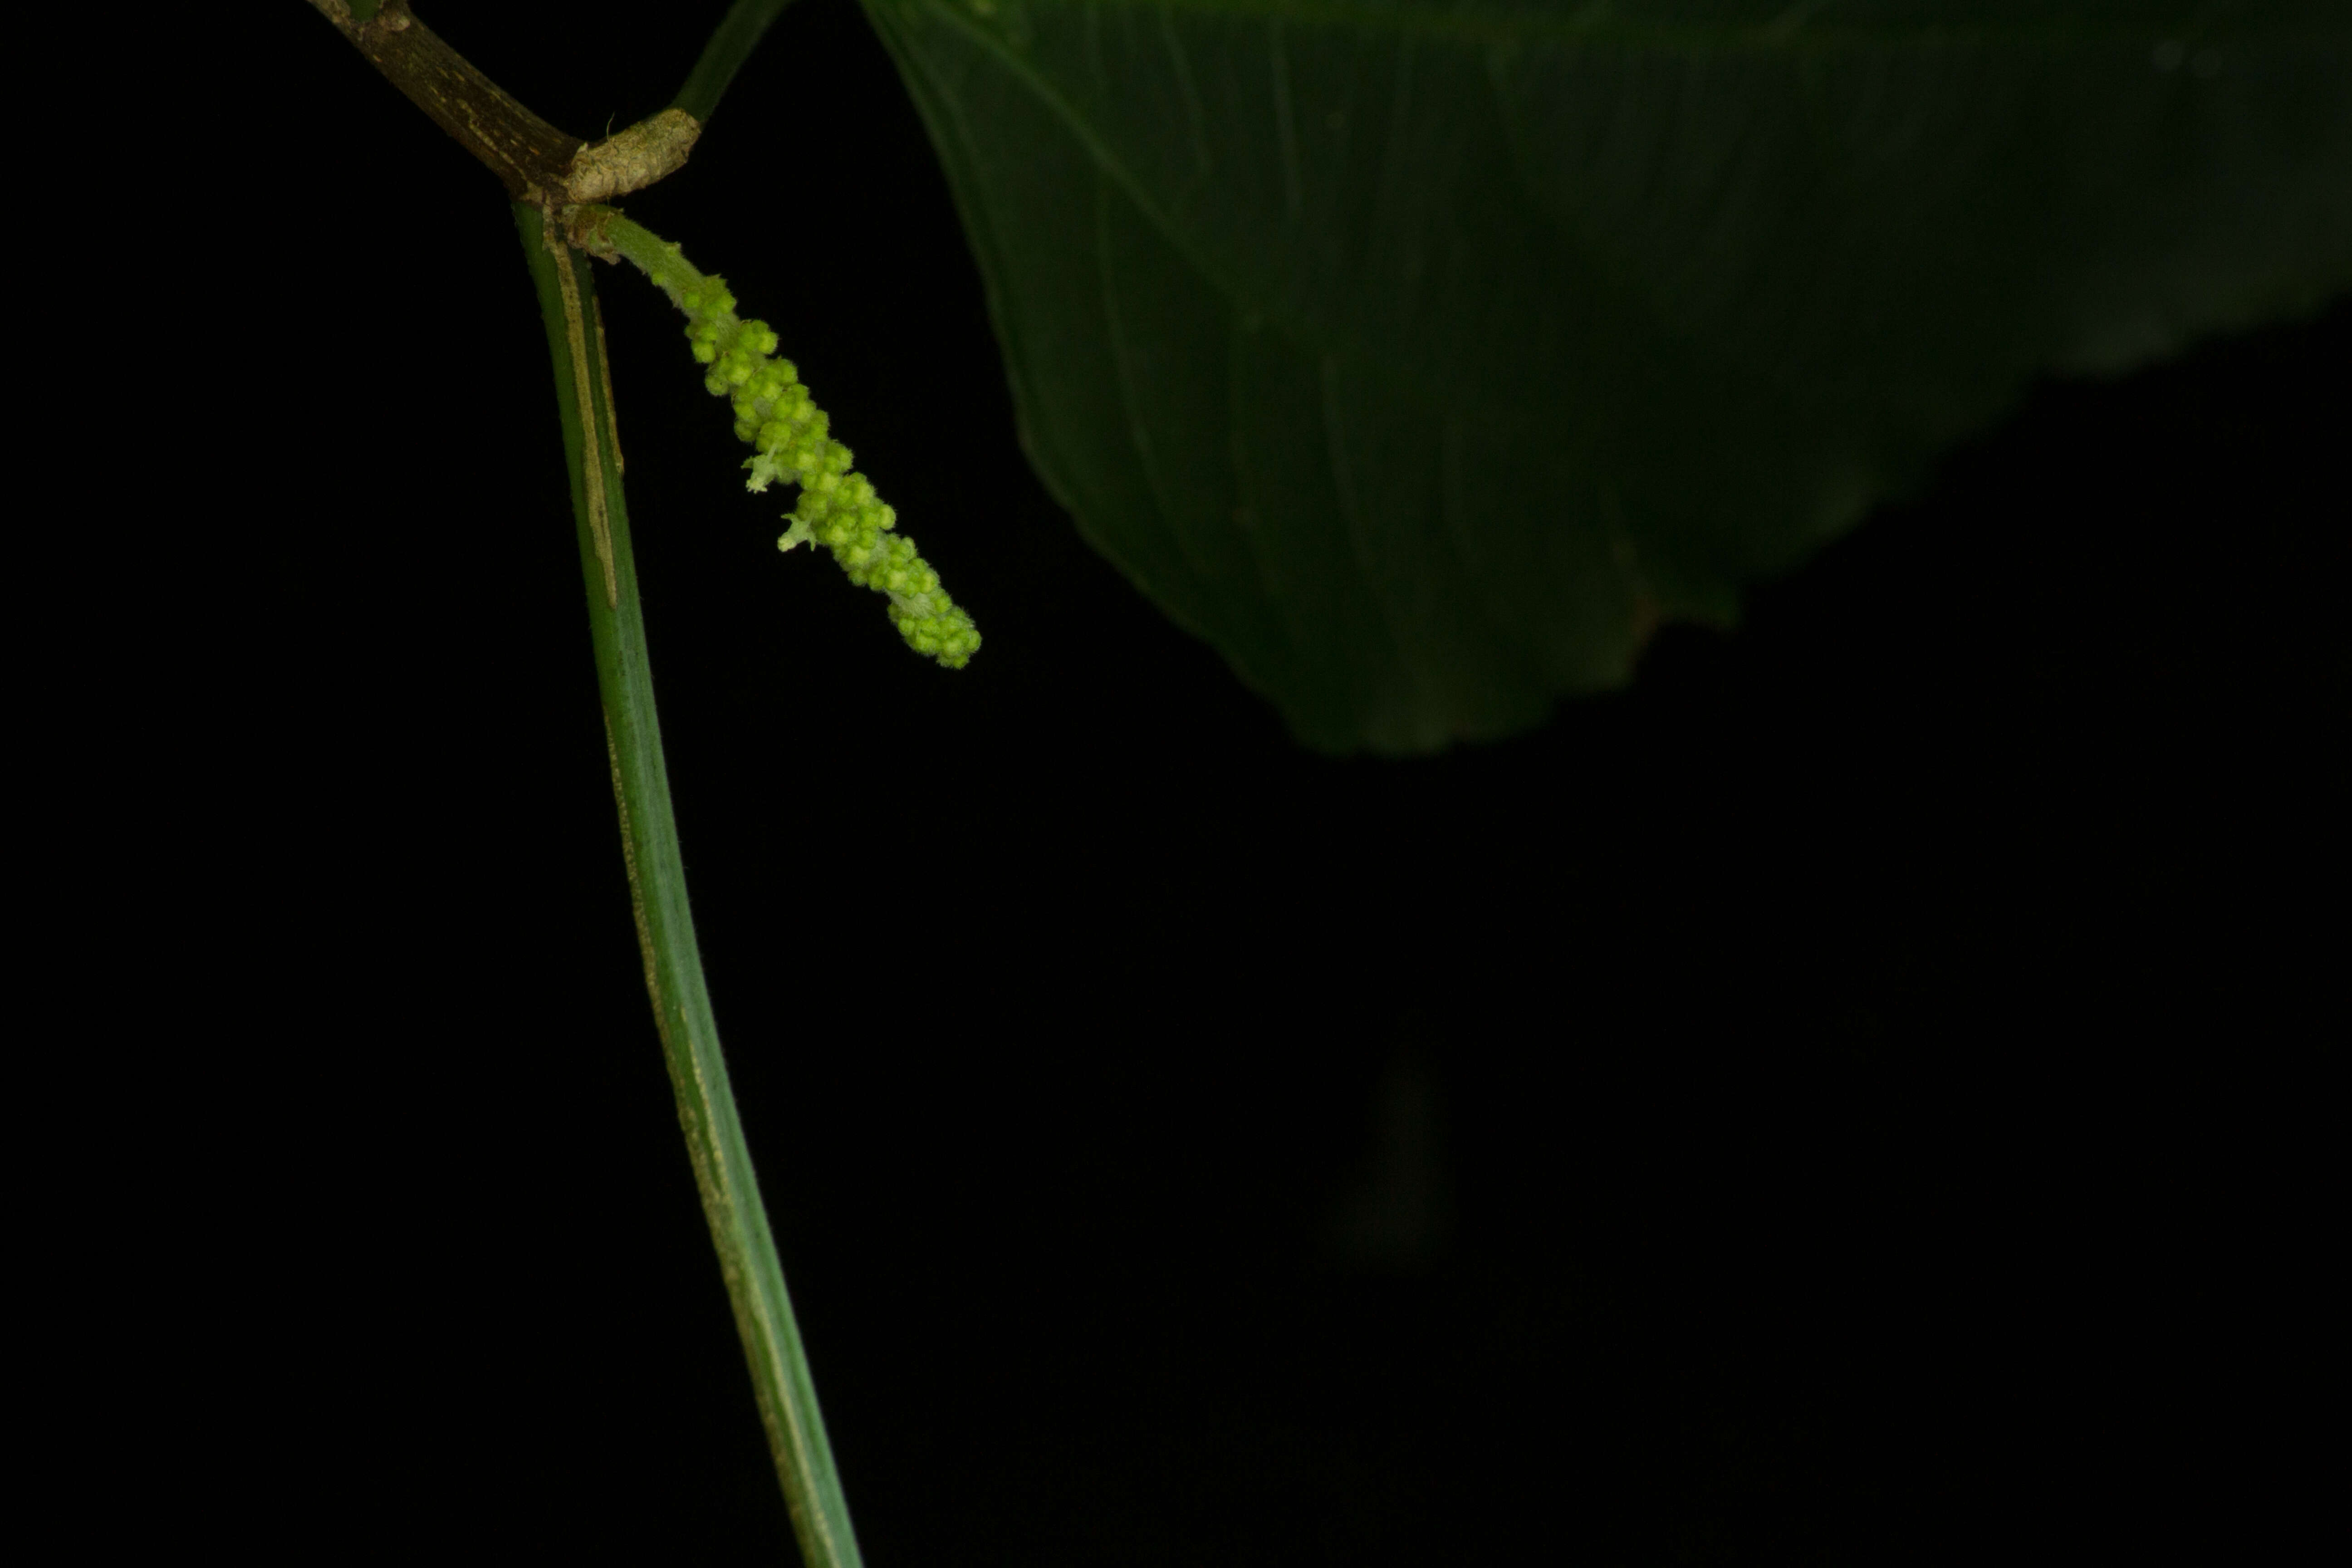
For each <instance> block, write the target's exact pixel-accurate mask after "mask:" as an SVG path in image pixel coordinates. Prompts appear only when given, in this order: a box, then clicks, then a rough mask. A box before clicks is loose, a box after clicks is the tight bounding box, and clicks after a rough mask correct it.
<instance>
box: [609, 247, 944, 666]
mask: <svg viewBox="0 0 2352 1568" xmlns="http://www.w3.org/2000/svg"><path fill="white" fill-rule="evenodd" d="M566 216H567V217H568V218H569V219H570V226H571V231H572V240H573V243H575V244H577V245H580V246H581V247H583V248H585V249H586V250H588V251H589V252H590V253H591V254H593V255H596V256H601V257H603V258H604V259H606V260H608V261H609V260H612V259H614V258H615V257H619V258H624V259H626V260H628V261H629V262H631V263H633V264H635V266H636V267H637V268H639V269H640V270H641V271H643V272H644V273H645V274H646V277H648V278H651V279H653V280H654V281H655V283H656V284H658V285H659V286H660V287H661V289H662V291H663V292H664V293H666V294H667V295H668V296H669V298H670V302H671V303H672V304H674V305H676V306H677V308H678V309H679V310H683V311H685V312H686V321H687V326H686V338H687V342H688V344H689V345H691V347H692V348H693V351H694V357H695V359H696V360H697V361H698V363H702V364H704V365H707V366H709V371H708V373H707V374H705V375H704V376H703V379H702V384H703V385H704V386H706V387H708V388H709V390H710V392H711V393H712V395H715V396H719V397H724V398H727V399H729V400H730V402H732V403H733V405H734V407H735V435H736V437H737V438H738V439H740V440H744V441H748V442H750V443H751V446H752V447H753V456H752V457H751V458H748V459H746V460H745V462H744V464H743V466H744V467H745V468H749V469H750V470H751V478H750V479H748V480H746V481H745V483H746V485H747V487H748V488H749V489H751V490H753V491H761V490H765V489H767V488H768V487H769V486H770V485H772V484H774V483H775V482H776V481H778V480H780V479H781V480H783V481H785V482H787V483H791V484H796V485H798V486H799V487H800V491H801V493H800V500H798V501H797V502H795V503H794V504H793V510H791V511H790V512H789V513H788V514H786V515H787V517H788V518H789V520H790V521H791V523H792V526H791V527H790V528H788V529H786V530H785V531H784V533H783V536H782V538H780V539H778V540H777V541H776V548H777V549H779V550H787V551H789V550H792V549H793V548H795V547H796V546H799V545H802V544H822V545H824V547H825V548H826V549H827V550H830V551H832V552H833V558H834V559H835V561H837V562H839V563H841V568H842V570H843V571H845V572H846V573H848V574H849V580H850V581H851V582H853V583H856V584H858V585H859V586H860V587H865V588H871V589H873V590H874V591H875V592H876V593H877V594H882V595H887V597H888V598H889V601H890V620H891V622H892V624H893V625H895V626H898V635H899V636H900V637H905V638H906V639H907V646H908V647H911V648H913V649H914V650H915V651H916V652H918V653H921V654H928V655H929V656H930V657H931V658H936V659H938V660H939V661H940V663H941V664H943V665H945V666H947V667H948V668H950V669H961V668H963V667H964V666H965V665H966V664H967V663H969V662H970V661H971V656H972V655H973V654H974V653H976V652H978V651H979V650H980V632H979V629H978V628H977V627H975V626H973V625H972V624H971V616H968V615H966V614H965V613H964V612H963V611H962V610H961V609H959V608H958V607H957V606H956V604H955V601H953V600H952V599H950V598H949V597H948V593H947V590H946V589H945V588H943V587H941V586H940V574H938V573H936V572H934V571H932V570H931V568H930V567H929V564H927V563H925V562H924V560H923V558H922V557H921V556H920V555H919V554H917V553H916V551H915V545H914V542H913V541H912V540H910V539H908V538H907V537H906V536H905V535H903V534H900V533H898V532H896V531H895V530H896V529H897V527H898V512H897V511H896V510H893V509H891V508H890V507H888V506H886V505H884V504H883V502H882V500H881V499H880V498H879V497H877V495H875V493H874V487H873V485H872V484H870V483H868V482H867V480H866V476H865V475H863V474H860V473H858V472H857V471H856V469H855V468H852V467H851V466H850V453H849V448H848V447H845V446H843V445H842V444H841V443H840V442H838V441H836V440H835V439H834V438H833V437H832V434H831V431H830V427H829V425H828V422H827V421H826V419H825V416H824V412H823V411H822V410H820V409H819V408H818V407H817V405H816V404H815V402H814V400H813V399H812V398H811V397H810V396H809V391H808V388H807V387H805V386H803V385H802V384H801V380H800V374H799V372H797V371H796V370H794V369H793V362H792V361H790V360H788V359H779V358H777V357H776V334H775V333H774V331H772V330H770V328H769V326H768V324H767V323H766V322H765V321H745V320H744V319H742V318H741V317H740V316H738V315H736V313H735V296H734V295H733V294H731V293H730V292H729V291H728V289H727V284H726V280H725V279H720V278H719V277H716V276H710V277H706V276H704V275H703V274H702V273H699V272H697V271H696V270H695V269H694V268H692V267H690V266H688V264H687V261H686V258H684V257H683V256H681V255H680V254H679V253H678V247H677V246H675V245H672V244H670V243H668V242H667V241H666V240H664V239H662V238H660V237H658V236H656V235H655V234H653V233H652V232H650V231H649V230H647V229H646V228H644V227H643V226H639V225H637V224H635V223H632V222H630V221H629V220H628V219H627V218H625V217H623V216H621V215H620V214H619V213H617V212H615V211H614V210H613V209H612V208H611V207H600V206H588V207H576V208H573V209H571V210H570V212H568V213H567V215H566Z"/></svg>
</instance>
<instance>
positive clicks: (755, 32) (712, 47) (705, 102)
mask: <svg viewBox="0 0 2352 1568" xmlns="http://www.w3.org/2000/svg"><path fill="white" fill-rule="evenodd" d="M792 3H793V0H735V4H734V5H731V6H730V7H729V8H728V12H727V15H726V16H722V17H720V18H719V26H716V27H713V28H712V29H711V30H710V41H709V43H707V44H705V45H703V46H702V58H700V59H698V60H696V61H695V62H694V68H693V69H692V70H690V71H688V72H687V73H686V85H685V86H684V87H681V88H679V89H677V98H676V99H674V100H671V103H670V107H671V108H673V109H683V110H686V111H687V112H688V114H691V115H693V116H694V117H695V119H697V120H698V121H704V122H706V123H708V122H709V119H710V111H711V110H714V109H717V108H718V107H719V99H720V97H721V96H723V95H724V94H725V93H726V91H727V84H728V83H730V82H731V81H733V80H734V79H735V73H736V72H737V71H739V70H740V69H741V68H743V62H744V61H745V60H747V59H749V58H751V51H752V50H753V49H754V48H756V47H759V43H760V38H761V35H762V34H764V33H765V32H767V30H768V24H769V23H771V22H773V21H774V20H775V19H776V17H777V16H780V15H781V14H782V11H783V9H784V7H785V6H787V5H791V4H792Z"/></svg>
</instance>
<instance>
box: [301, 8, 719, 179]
mask: <svg viewBox="0 0 2352 1568" xmlns="http://www.w3.org/2000/svg"><path fill="white" fill-rule="evenodd" d="M310 5H312V7H313V8H314V9H316V10H317V11H318V12H319V14H320V16H325V17H326V18H327V20H329V21H330V22H332V23H333V24H334V25H335V26H336V27H337V29H338V30H340V31H341V33H342V35H343V37H347V38H349V39H350V40H351V41H352V43H353V44H354V45H356V46H357V47H358V48H359V51H360V53H362V55H365V56H366V57H367V58H368V63H369V64H371V65H373V66H374V67H375V68H376V69H378V70H380V71H382V72H383V74H384V77H385V79H387V80H389V81H390V82H391V83H392V85H393V86H394V87H396V88H398V89H400V90H401V91H402V92H403V93H404V94H405V95H407V98H408V100H409V101H410V102H412V103H414V104H415V105H416V107H417V108H419V109H421V110H424V111H425V114H426V115H428V116H429V117H430V118H431V119H432V121H433V122H434V123H435V124H436V125H438V126H439V127H441V129H442V130H444V131H446V132H448V133H449V134H450V135H452V136H454V137H456V138H457V141H458V142H459V143H460V144H461V145H463V146H464V147H465V149H466V150H467V152H469V153H472V154H473V155H474V156H475V157H477V158H478V159H480V160H481V161H482V163H484V164H485V165H487V166H488V169H489V171H490V172H491V173H492V174H496V175H498V177H499V183H500V184H503V185H505V186H506V188H507V195H509V196H511V197H512V198H514V199H515V200H516V201H519V202H529V203H530V204H531V205H533V206H538V207H554V206H560V205H573V204H577V203H582V202H590V201H604V200H607V199H609V198H610V197H612V196H615V195H625V194H626V193H627V192H629V191H633V190H637V189H641V188H642V187H644V186H646V185H649V184H653V182H654V181H656V180H657V179H660V178H661V177H662V176H663V175H664V174H669V173H671V172H672V171H673V170H675V169H677V167H678V166H679V165H680V164H682V163H685V162H686V153H687V150H688V148H690V147H691V146H692V145H693V144H694V138H695V136H696V135H697V134H698V133H699V132H700V131H701V127H700V126H699V125H698V124H696V123H695V121H694V120H693V119H692V117H690V116H688V114H686V113H685V112H684V111H683V110H674V109H673V110H664V111H663V112H662V113H660V114H658V115H656V116H655V117H654V118H653V119H652V120H650V121H646V122H644V124H643V125H641V126H631V127H630V128H629V129H628V130H625V131H623V132H620V134H619V135H617V136H614V137H613V138H611V139H610V140H609V141H606V142H598V143H597V144H596V145H594V146H593V147H592V146H590V145H589V144H588V143H587V142H584V141H583V139H581V138H580V137H577V136H573V135H572V134H570V133H569V132H562V131H559V130H557V129H556V128H555V127H554V126H552V125H550V124H549V123H548V122H547V121H544V120H541V118H540V117H539V116H538V115H536V114H533V113H532V112H531V111H530V110H528V109H526V108H524V107H523V106H522V105H521V104H520V103H519V102H517V101H516V100H514V98H513V97H511V96H510V95H509V94H508V93H507V92H506V90H505V89H502V88H500V87H499V84H498V83H496V82H494V81H492V80H491V79H489V78H488V77H486V76H484V75H483V74H482V73H481V72H480V71H478V70H476V69H475V68H473V67H472V66H471V65H469V64H467V61H466V58H465V57H464V56H462V55H460V54H459V53H457V50H455V49H453V48H451V47H449V46H448V45H447V44H446V43H444V42H442V41H441V38H440V37H439V36H438V35H437V34H436V33H435V32H434V31H433V29H432V28H430V27H428V26H425V24H424V23H423V22H421V21H419V20H417V18H416V16H415V13H413V12H412V11H410V10H409V8H408V0H383V5H382V7H381V8H380V9H378V11H377V12H376V14H375V15H374V16H373V17H371V18H369V19H368V20H367V21H364V22H362V21H360V20H358V19H357V18H356V17H355V16H353V15H352V8H351V6H350V5H349V4H348V3H347V0H310ZM649 148H650V149H651V150H650V151H649V150H648V149H649ZM575 187H576V188H575Z"/></svg>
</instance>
